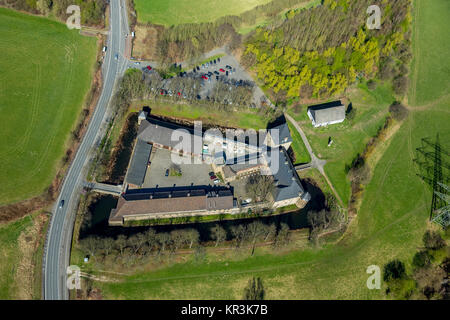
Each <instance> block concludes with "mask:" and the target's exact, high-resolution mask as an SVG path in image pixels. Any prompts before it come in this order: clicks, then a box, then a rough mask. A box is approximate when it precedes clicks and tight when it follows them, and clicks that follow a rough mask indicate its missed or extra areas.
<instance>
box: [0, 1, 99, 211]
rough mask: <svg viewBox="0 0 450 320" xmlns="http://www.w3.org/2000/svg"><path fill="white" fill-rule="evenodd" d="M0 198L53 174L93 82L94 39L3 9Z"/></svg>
mask: <svg viewBox="0 0 450 320" xmlns="http://www.w3.org/2000/svg"><path fill="white" fill-rule="evenodd" d="M0 34H1V36H0V48H1V51H2V58H1V59H0V70H2V72H1V74H0V83H1V90H0V112H1V114H2V116H1V117H0V181H1V183H0V205H4V204H7V203H12V202H17V201H20V200H23V199H27V198H30V197H33V196H37V195H39V194H40V193H42V192H43V191H44V190H45V189H46V188H47V187H48V186H49V185H50V183H51V181H52V179H53V178H54V177H55V175H56V172H57V170H58V167H59V165H60V159H61V158H62V157H63V155H64V151H65V150H66V148H67V147H68V145H67V141H68V138H69V135H70V132H71V130H72V129H73V128H74V125H75V122H76V120H77V118H78V116H79V114H80V111H81V108H82V106H83V103H84V101H85V96H86V94H87V92H88V90H89V88H90V85H91V81H92V75H93V71H94V63H95V60H96V50H97V46H96V39H95V38H87V37H82V36H80V35H79V33H78V31H77V30H72V31H71V30H69V29H68V28H67V27H66V25H65V24H62V23H59V22H55V21H51V20H49V19H45V18H40V17H35V16H30V15H26V14H22V13H18V12H14V11H11V10H9V9H4V8H0Z"/></svg>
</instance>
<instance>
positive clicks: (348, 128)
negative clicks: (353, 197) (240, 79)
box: [288, 83, 394, 204]
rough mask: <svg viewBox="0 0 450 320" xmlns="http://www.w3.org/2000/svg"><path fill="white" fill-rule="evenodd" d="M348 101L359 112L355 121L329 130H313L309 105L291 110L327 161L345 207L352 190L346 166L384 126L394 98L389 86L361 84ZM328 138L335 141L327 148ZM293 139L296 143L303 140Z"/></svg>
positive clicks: (331, 176) (315, 149)
mask: <svg viewBox="0 0 450 320" xmlns="http://www.w3.org/2000/svg"><path fill="white" fill-rule="evenodd" d="M348 99H349V101H350V102H351V103H352V107H353V108H354V109H355V110H356V113H355V117H354V119H352V120H349V119H346V120H345V121H344V122H343V123H340V124H335V125H332V126H328V127H320V128H314V127H313V126H312V124H311V120H310V119H309V118H308V116H307V114H306V111H307V106H295V107H291V108H290V109H289V110H288V112H289V114H290V115H291V116H292V117H293V118H294V119H295V120H297V122H298V123H299V124H300V125H301V127H302V129H303V130H304V132H305V134H306V136H307V138H308V141H309V143H310V144H311V147H312V148H313V150H314V152H315V154H316V155H317V156H318V157H319V158H321V159H325V160H327V163H326V164H325V167H324V169H325V172H326V174H327V175H328V177H329V179H330V181H331V183H332V184H333V186H334V187H335V189H336V191H337V192H338V194H339V196H340V197H341V199H342V200H343V201H344V203H345V204H347V202H348V200H349V198H350V191H351V190H350V181H349V179H348V178H347V172H346V165H350V164H351V163H352V161H353V159H354V158H355V157H356V155H357V154H358V153H361V152H362V151H363V150H364V147H365V146H366V144H367V142H368V141H369V139H370V138H371V137H373V136H374V135H375V134H376V132H377V130H378V128H380V127H381V126H382V125H383V124H384V119H385V118H386V116H387V113H388V108H389V105H390V104H391V103H392V102H393V101H394V97H393V94H392V90H391V89H390V86H389V85H388V84H379V85H378V86H377V87H376V88H375V89H374V90H369V89H368V88H367V85H366V84H365V83H360V84H359V85H358V86H357V87H355V88H352V89H351V90H350V91H349V94H348ZM329 137H331V139H332V140H333V143H332V144H331V146H328V139H329ZM293 138H294V140H295V141H296V140H298V139H299V138H300V137H297V138H296V137H295V136H294V137H293Z"/></svg>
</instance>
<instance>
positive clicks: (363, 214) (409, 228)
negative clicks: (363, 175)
mask: <svg viewBox="0 0 450 320" xmlns="http://www.w3.org/2000/svg"><path fill="white" fill-rule="evenodd" d="M445 1H446V0H439V1H437V0H435V1H433V3H434V2H441V3H444V2H445ZM420 4H424V6H423V7H422V8H423V9H424V11H425V12H423V15H420V16H419V19H422V17H424V16H425V17H427V19H431V20H432V21H433V18H434V16H435V15H436V16H439V15H441V14H442V11H440V10H437V9H439V6H437V5H430V6H428V4H430V1H426V0H420V1H419V5H420ZM446 13H447V19H446V20H449V19H450V10H447V11H446ZM427 21H428V20H427ZM418 22H419V25H420V24H421V23H427V22H426V21H422V20H419V21H418ZM425 30H426V29H425ZM439 30H440V31H439V32H440V34H439V35H436V34H428V33H427V32H425V33H423V34H422V36H423V37H424V38H427V37H435V39H443V38H444V37H445V34H446V25H445V23H443V24H442V25H441V29H439ZM422 39H423V38H422V37H419V38H418V39H417V40H416V41H415V42H414V45H415V46H423V45H425V44H427V41H422ZM435 46H436V47H440V46H441V44H440V43H436V44H435ZM428 49H429V50H433V49H434V47H430V48H428ZM426 57H428V58H426ZM421 58H422V57H421ZM423 59H424V60H423V61H425V62H427V59H433V57H432V56H430V55H427V54H425V55H424V57H423ZM444 60H445V63H446V64H447V65H450V52H446V54H445V59H444ZM427 65H428V64H427V63H423V64H421V67H419V68H418V70H419V71H421V68H425V66H427ZM414 66H415V65H414ZM440 72H442V70H441V69H435V70H434V73H433V72H428V71H427V72H426V73H423V74H426V75H427V77H430V79H429V80H430V81H433V78H434V76H436V77H440V76H441V74H440ZM421 83H422V82H421ZM424 83H427V82H426V81H425V82H424ZM438 85H439V86H441V87H440V88H436V89H435V90H436V91H435V92H443V91H442V90H439V89H442V88H445V85H446V83H439V84H438ZM417 89H418V92H420V90H424V89H423V87H422V86H421V84H420V83H418V85H417ZM422 92H424V91H422ZM432 100H435V101H437V102H436V103H434V104H432V105H430V106H427V107H426V108H421V109H416V110H415V111H412V112H411V113H410V115H409V117H408V119H407V120H406V121H405V122H404V123H403V125H402V126H401V127H400V129H399V130H398V131H397V133H396V134H395V135H394V136H393V137H392V141H391V143H390V145H389V147H388V148H387V150H386V152H385V153H384V154H383V156H382V157H381V159H380V161H379V162H378V164H377V165H376V167H375V171H374V174H373V178H372V180H371V181H370V183H369V184H368V185H367V187H366V189H365V192H364V198H363V202H362V206H361V209H360V211H359V213H358V216H357V217H356V219H355V220H354V221H353V223H352V225H351V226H350V230H349V232H348V233H347V234H346V236H345V237H344V238H343V239H342V240H341V241H340V242H339V243H338V244H336V245H327V246H325V247H323V248H321V249H312V248H311V249H303V250H297V251H293V252H291V253H289V254H272V255H269V254H261V253H260V252H259V251H257V252H256V254H255V256H254V257H251V258H247V259H243V260H240V261H230V262H227V263H224V262H216V260H213V259H212V260H211V261H210V262H209V263H204V264H201V265H194V264H193V263H191V262H188V263H181V264H176V265H173V266H172V267H168V268H164V269H162V270H159V271H155V272H145V271H144V272H141V273H139V274H136V275H133V276H129V277H125V278H123V281H122V282H119V283H96V285H97V286H99V287H100V288H101V289H102V293H103V295H104V297H106V298H127V299H142V298H146V299H164V298H165V299H183V298H184V299H241V298H242V292H243V288H244V287H245V285H246V283H247V281H248V279H249V278H251V277H252V276H261V278H262V279H263V282H264V286H265V288H266V293H267V298H268V299H384V298H385V294H384V290H385V289H386V287H385V284H384V283H383V282H382V287H381V290H368V289H367V287H366V280H367V278H368V276H369V275H368V274H367V273H366V269H367V267H368V266H370V265H373V264H374V265H378V266H380V267H381V268H382V267H383V265H384V264H385V263H386V262H388V261H389V260H391V259H393V258H398V259H401V260H403V261H404V262H405V263H406V267H407V269H410V268H411V263H410V262H411V259H412V256H413V255H414V253H415V252H416V250H417V248H418V247H419V246H421V238H422V235H423V233H424V231H425V228H426V226H427V221H428V214H429V206H430V201H431V191H430V190H429V188H428V186H427V185H425V184H424V183H423V181H422V180H421V179H420V178H419V177H418V176H417V175H416V172H417V171H416V170H417V168H416V167H415V165H414V162H413V159H414V158H415V157H416V155H415V148H417V147H419V146H420V145H421V139H422V138H423V137H434V136H435V135H436V133H437V132H439V133H440V135H441V136H440V138H441V143H442V144H443V145H444V148H446V149H447V150H449V148H450V130H449V127H448V122H449V109H448V104H449V103H450V99H449V98H448V97H447V98H442V95H441V96H439V95H437V94H436V95H434V96H433V98H432ZM355 106H356V108H358V105H355ZM363 115H364V113H363V114H360V115H357V118H358V117H361V119H364V117H365V116H363ZM366 121H370V120H367V119H366ZM217 288H220V290H218V289H217Z"/></svg>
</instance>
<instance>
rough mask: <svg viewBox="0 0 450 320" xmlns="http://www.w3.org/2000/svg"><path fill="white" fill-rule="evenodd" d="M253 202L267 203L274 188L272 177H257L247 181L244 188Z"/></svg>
mask: <svg viewBox="0 0 450 320" xmlns="http://www.w3.org/2000/svg"><path fill="white" fill-rule="evenodd" d="M245 188H246V190H247V192H248V193H249V194H250V196H251V197H252V199H253V200H254V201H255V202H259V201H267V200H268V199H269V198H270V195H271V193H272V191H273V190H274V188H275V185H274V181H273V178H272V176H267V175H257V176H252V177H250V178H249V179H248V181H247V184H246V186H245Z"/></svg>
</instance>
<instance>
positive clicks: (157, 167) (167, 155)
mask: <svg viewBox="0 0 450 320" xmlns="http://www.w3.org/2000/svg"><path fill="white" fill-rule="evenodd" d="M150 162H151V164H150V167H149V168H148V170H147V173H146V176H145V180H144V185H143V188H165V187H185V186H205V185H206V186H208V185H210V186H213V185H215V184H214V181H213V180H211V178H210V176H209V173H210V172H212V171H213V170H212V167H211V165H209V164H178V165H177V166H178V167H177V169H179V170H180V173H181V175H173V176H172V175H170V174H169V175H167V176H166V174H167V170H170V168H171V167H173V162H172V160H171V152H170V151H169V150H165V149H157V150H156V151H155V152H154V153H152V156H151V158H150Z"/></svg>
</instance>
